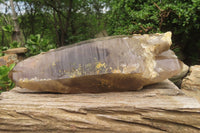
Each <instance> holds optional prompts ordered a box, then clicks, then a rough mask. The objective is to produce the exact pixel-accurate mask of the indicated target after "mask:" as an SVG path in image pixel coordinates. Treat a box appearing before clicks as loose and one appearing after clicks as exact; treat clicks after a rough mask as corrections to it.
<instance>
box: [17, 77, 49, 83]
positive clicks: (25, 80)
mask: <svg viewBox="0 0 200 133" xmlns="http://www.w3.org/2000/svg"><path fill="white" fill-rule="evenodd" d="M49 80H51V79H38V78H37V77H34V78H31V79H28V78H24V79H20V80H19V81H21V82H29V81H49Z"/></svg>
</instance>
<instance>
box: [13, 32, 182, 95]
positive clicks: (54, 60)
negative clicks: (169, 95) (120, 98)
mask: <svg viewBox="0 0 200 133" xmlns="http://www.w3.org/2000/svg"><path fill="white" fill-rule="evenodd" d="M171 43H172V42H171V32H167V33H163V34H151V35H147V34H145V35H133V36H113V37H105V38H100V39H95V40H89V41H85V42H81V43H78V44H74V45H71V46H66V47H62V48H59V49H56V50H52V51H49V52H47V53H44V54H40V55H37V56H34V57H31V58H28V59H26V60H24V61H22V62H20V63H18V64H17V65H16V67H15V68H14V70H13V72H12V73H13V77H12V78H13V80H14V81H15V82H16V85H18V86H20V87H22V88H28V89H32V90H39V91H43V92H60V93H82V92H91V93H97V92H111V91H127V90H139V89H141V88H142V87H143V86H145V85H149V84H153V83H156V82H160V81H163V80H165V79H167V78H170V77H172V76H173V75H175V74H176V73H178V72H179V71H180V70H181V67H182V63H181V62H179V60H178V59H177V57H176V55H175V54H174V52H172V51H171V50H169V48H170V46H171Z"/></svg>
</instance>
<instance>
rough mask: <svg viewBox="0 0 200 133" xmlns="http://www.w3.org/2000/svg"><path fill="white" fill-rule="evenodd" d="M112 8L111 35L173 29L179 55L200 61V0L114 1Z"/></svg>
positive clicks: (110, 4) (187, 60) (195, 61)
mask: <svg viewBox="0 0 200 133" xmlns="http://www.w3.org/2000/svg"><path fill="white" fill-rule="evenodd" d="M109 7H110V9H111V10H110V11H109V12H108V13H107V29H108V32H109V35H118V34H134V33H140V34H141V33H142V34H144V33H155V32H166V31H172V33H173V38H172V39H173V47H179V49H175V52H176V53H177V54H180V53H181V54H182V55H180V56H179V57H181V58H182V60H184V62H185V63H187V64H190V65H192V64H199V63H200V52H199V51H200V41H199V35H200V15H199V14H200V0H189V1H185V0H175V1H171V0H169V1H167V0H154V1H152V0H137V1H136V0H110V1H109ZM180 51H181V52H180Z"/></svg>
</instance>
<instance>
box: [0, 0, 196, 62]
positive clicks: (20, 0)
mask: <svg viewBox="0 0 200 133" xmlns="http://www.w3.org/2000/svg"><path fill="white" fill-rule="evenodd" d="M0 2H1V3H2V6H4V7H5V9H4V10H1V13H0V16H1V17H0V50H5V49H8V48H9V47H18V46H20V45H25V46H26V47H28V48H29V50H30V52H29V53H28V54H27V55H28V56H31V55H35V54H38V53H40V52H43V51H47V50H49V49H51V48H55V47H60V46H63V45H68V44H71V43H75V42H78V41H82V40H86V39H90V38H94V37H95V35H96V34H97V33H99V32H101V31H102V30H106V31H107V32H108V34H109V35H118V34H134V33H140V34H144V33H155V32H166V31H172V32H173V46H172V49H173V50H174V51H175V52H176V53H177V55H178V56H179V57H180V58H181V60H183V61H184V62H185V63H186V64H188V65H193V64H199V63H200V39H199V36H200V15H199V14H200V0H0ZM11 3H14V6H13V7H14V11H15V12H16V16H15V15H14V14H13V10H11V9H12V5H11ZM16 22H17V23H18V29H17V28H16ZM18 30H20V33H19V31H18ZM16 33H18V35H21V37H20V38H21V41H19V40H17V39H16V37H15V38H14V35H16ZM16 42H18V44H17V43H16Z"/></svg>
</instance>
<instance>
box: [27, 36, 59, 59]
mask: <svg viewBox="0 0 200 133" xmlns="http://www.w3.org/2000/svg"><path fill="white" fill-rule="evenodd" d="M25 47H26V48H27V49H28V50H29V51H28V52H27V53H26V55H27V56H33V55H37V54H39V53H41V52H46V51H48V50H50V49H54V48H56V45H54V44H50V42H49V40H48V39H44V38H41V36H40V34H37V35H31V36H30V38H29V39H28V40H27V42H26V45H25Z"/></svg>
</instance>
